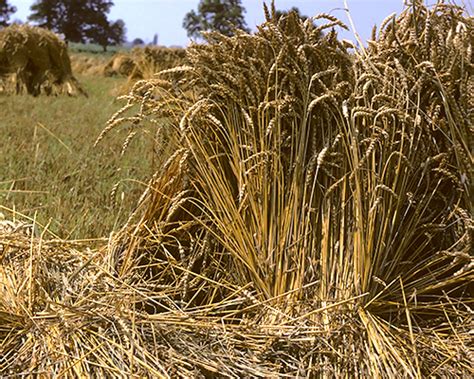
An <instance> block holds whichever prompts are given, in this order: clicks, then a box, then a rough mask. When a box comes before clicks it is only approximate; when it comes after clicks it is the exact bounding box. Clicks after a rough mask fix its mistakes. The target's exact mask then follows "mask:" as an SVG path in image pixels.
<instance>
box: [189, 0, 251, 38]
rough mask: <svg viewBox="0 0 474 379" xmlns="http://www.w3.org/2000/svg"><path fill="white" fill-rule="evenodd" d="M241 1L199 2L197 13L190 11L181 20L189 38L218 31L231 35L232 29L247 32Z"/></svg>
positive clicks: (205, 0) (203, 0)
mask: <svg viewBox="0 0 474 379" xmlns="http://www.w3.org/2000/svg"><path fill="white" fill-rule="evenodd" d="M244 13H245V9H244V7H243V6H242V4H241V0H200V2H199V5H198V9H197V12H195V11H194V10H191V11H190V12H188V13H187V14H186V16H185V17H184V20H183V28H184V29H186V31H187V33H188V36H189V37H200V36H201V33H202V32H207V31H218V32H220V33H222V34H225V35H228V36H230V35H232V34H233V30H234V28H237V29H243V30H246V31H248V28H247V24H246V23H245V19H244Z"/></svg>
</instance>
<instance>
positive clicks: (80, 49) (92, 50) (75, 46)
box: [69, 42, 130, 56]
mask: <svg viewBox="0 0 474 379" xmlns="http://www.w3.org/2000/svg"><path fill="white" fill-rule="evenodd" d="M69 50H70V52H72V53H88V54H94V55H95V54H100V55H109V56H112V55H114V54H115V53H118V52H121V51H129V50H130V48H129V47H126V46H107V51H105V52H104V50H103V48H102V46H100V45H97V44H93V43H88V44H84V43H74V42H70V43H69Z"/></svg>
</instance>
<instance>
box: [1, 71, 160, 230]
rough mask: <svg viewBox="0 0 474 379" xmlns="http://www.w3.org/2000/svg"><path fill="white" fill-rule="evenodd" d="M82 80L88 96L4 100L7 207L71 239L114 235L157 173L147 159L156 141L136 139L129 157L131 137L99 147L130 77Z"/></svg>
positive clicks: (4, 197)
mask: <svg viewBox="0 0 474 379" xmlns="http://www.w3.org/2000/svg"><path fill="white" fill-rule="evenodd" d="M79 80H80V82H81V83H82V84H83V85H84V87H85V89H86V90H87V92H88V94H89V97H88V98H85V97H77V98H71V97H45V96H40V97H37V98H34V97H31V96H28V95H24V96H10V97H8V96H1V97H0V135H1V136H2V138H1V139H0V152H1V154H0V168H1V169H0V204H1V205H2V207H6V208H10V209H11V210H14V211H15V212H18V213H20V214H23V215H26V216H28V217H31V218H36V221H37V223H38V224H40V225H49V227H48V230H49V231H51V232H53V233H54V234H56V235H57V236H59V237H61V238H68V239H69V238H72V239H84V238H95V237H99V236H100V237H104V236H107V235H108V234H109V233H110V231H111V230H112V229H113V228H114V227H115V226H117V225H120V224H121V223H123V221H124V219H126V217H127V216H128V215H129V214H130V211H131V209H132V208H133V206H134V205H135V204H136V201H137V198H138V197H139V195H140V194H141V192H142V191H143V184H142V183H139V181H140V179H146V178H147V177H149V175H150V174H151V172H152V171H153V167H151V165H150V163H149V162H150V161H151V160H144V159H143V158H144V157H146V155H147V151H148V150H149V149H151V148H152V144H151V143H150V140H152V139H150V138H146V139H145V138H139V137H138V138H136V139H134V140H133V141H132V143H131V144H130V146H129V148H128V151H127V153H126V154H124V155H123V156H121V154H120V153H121V149H122V144H123V138H124V136H123V135H121V136H119V135H117V134H113V135H110V136H109V137H108V138H106V139H105V140H103V141H102V142H101V143H100V144H99V145H98V146H97V147H94V146H93V145H94V142H95V140H96V138H97V136H98V135H99V133H100V131H101V130H102V129H103V128H104V126H105V123H106V122H107V120H108V118H109V117H110V116H111V115H112V114H113V113H114V112H115V111H116V110H117V109H118V108H120V105H119V104H118V103H117V102H116V101H115V96H114V89H115V88H116V87H117V86H119V85H121V84H122V81H121V80H120V79H113V78H103V77H81V78H79ZM138 152H139V153H140V154H137V153H138ZM143 162H146V164H144V163H143ZM117 183H119V184H118V187H117V196H116V197H115V199H111V191H112V189H113V187H114V185H116V184H117ZM122 193H123V196H122ZM114 200H115V201H114ZM0 211H1V212H3V213H8V210H6V209H2V210H0ZM9 216H10V215H9Z"/></svg>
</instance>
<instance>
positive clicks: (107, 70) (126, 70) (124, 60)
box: [103, 53, 136, 77]
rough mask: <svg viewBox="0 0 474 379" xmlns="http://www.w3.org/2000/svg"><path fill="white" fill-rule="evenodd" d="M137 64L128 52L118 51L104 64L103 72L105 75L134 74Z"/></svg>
mask: <svg viewBox="0 0 474 379" xmlns="http://www.w3.org/2000/svg"><path fill="white" fill-rule="evenodd" d="M135 67H136V64H135V62H134V60H133V58H132V57H130V56H129V55H127V54H123V53H118V54H116V55H114V56H113V57H112V58H111V59H110V60H109V62H108V63H107V64H106V65H105V66H104V68H103V73H104V75H105V76H125V77H128V76H130V75H132V73H133V72H134V70H135Z"/></svg>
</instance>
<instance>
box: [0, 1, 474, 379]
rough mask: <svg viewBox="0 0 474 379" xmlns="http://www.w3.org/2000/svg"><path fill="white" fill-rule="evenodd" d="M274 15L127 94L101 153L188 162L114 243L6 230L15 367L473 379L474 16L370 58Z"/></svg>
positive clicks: (402, 25)
mask: <svg viewBox="0 0 474 379" xmlns="http://www.w3.org/2000/svg"><path fill="white" fill-rule="evenodd" d="M265 14H266V19H267V20H266V22H265V23H263V24H262V25H261V26H260V27H259V28H258V31H257V32H256V33H255V34H247V33H244V32H240V31H236V33H235V35H234V36H233V37H224V36H221V35H218V34H213V33H211V34H208V35H207V44H204V45H193V46H191V47H190V48H189V49H188V52H187V54H188V56H187V61H188V64H187V65H186V66H179V67H175V68H173V69H169V70H164V71H162V72H160V73H159V74H158V75H156V76H155V77H154V78H152V79H147V80H144V81H140V82H137V83H136V84H135V85H134V87H133V89H132V91H131V92H130V93H129V94H128V95H126V96H124V97H123V98H124V99H125V100H126V105H125V106H124V107H123V108H122V109H121V110H120V111H119V112H117V113H116V114H115V115H114V116H113V117H112V118H111V120H110V121H109V124H108V126H107V127H106V129H104V132H103V134H102V135H101V136H100V138H99V141H98V142H100V139H102V138H103V137H104V135H105V134H106V133H108V132H110V131H111V130H113V129H114V128H118V127H120V126H121V125H128V126H129V128H130V135H129V137H128V138H127V139H126V141H125V144H124V145H125V147H126V145H127V144H128V143H129V142H130V140H131V139H132V138H133V136H135V135H136V134H137V132H138V131H139V128H140V127H142V126H144V125H149V124H151V125H156V127H157V136H158V138H161V141H162V143H167V144H174V145H175V146H176V149H175V152H174V154H172V155H171V156H170V157H169V159H168V161H167V163H166V164H165V165H164V166H163V167H162V168H161V170H160V171H159V172H157V173H156V175H155V176H154V177H153V178H152V179H151V181H150V183H149V188H148V189H147V191H146V192H145V193H144V194H143V197H142V200H141V202H140V204H139V207H138V209H137V211H136V212H135V213H134V214H133V215H131V217H130V220H129V222H128V223H127V225H126V226H125V227H124V228H123V230H122V231H121V232H120V233H119V234H118V235H116V236H114V237H113V238H111V240H110V243H109V245H108V246H105V247H104V248H102V249H99V250H96V251H91V250H90V249H84V248H81V247H78V246H67V245H63V248H61V247H59V246H56V245H55V243H57V242H55V241H50V242H46V241H43V240H32V241H24V243H23V244H21V243H20V241H22V240H21V238H18V239H17V240H14V239H13V240H12V237H11V236H8V237H1V238H3V239H4V240H5V241H3V242H2V241H0V243H3V245H4V246H7V247H8V248H7V250H6V252H4V254H3V256H2V260H1V261H0V262H1V264H0V278H1V279H0V283H1V285H0V291H2V292H1V293H0V294H1V295H2V296H0V299H1V300H0V307H1V308H0V317H2V319H3V320H5V322H4V323H0V325H2V327H0V338H1V339H2V340H1V341H2V344H1V345H0V346H2V347H1V349H2V350H0V352H2V354H0V357H5V358H0V368H2V365H3V367H4V368H5V370H9V372H11V373H12V374H18V373H28V374H42V373H45V372H49V373H51V372H53V373H54V374H56V375H67V376H71V377H73V376H81V375H84V374H85V373H87V374H90V373H93V374H94V375H95V376H104V377H105V376H108V375H126V376H131V375H138V376H159V377H213V376H215V377H217V376H224V377H242V376H254V377H285V376H286V377H299V376H301V377H318V376H324V375H327V376H335V377H339V376H351V377H398V376H402V377H405V376H406V377H422V376H469V375H472V374H473V371H472V366H473V363H474V362H473V358H474V357H473V354H472V335H471V334H472V330H470V328H471V327H472V293H471V292H470V291H472V287H469V284H470V282H472V280H473V279H474V275H473V266H474V264H473V257H472V251H473V249H472V231H473V217H472V204H471V202H470V193H469V191H470V190H471V187H470V180H471V178H472V170H473V165H472V156H471V151H470V149H469V147H470V144H471V143H472V141H471V138H472V97H471V95H470V94H469V91H468V92H467V93H466V91H465V90H466V88H467V87H470V86H471V87H472V80H473V79H472V73H473V71H472V70H473V60H472V53H471V49H472V42H473V41H472V35H474V33H473V23H472V18H470V17H468V16H466V15H465V13H464V12H463V11H462V10H461V9H460V8H458V7H456V6H453V5H446V4H443V3H440V4H437V5H435V6H433V7H431V8H428V7H426V6H424V5H423V3H422V2H421V1H414V2H412V3H410V4H409V5H408V6H407V7H406V9H405V11H404V12H403V13H402V14H401V15H400V16H399V17H398V18H395V19H394V18H390V19H388V20H387V21H386V22H385V23H384V24H383V25H382V26H381V30H380V33H379V34H378V35H377V33H376V32H374V37H373V40H372V41H371V42H370V45H369V47H368V48H367V49H361V50H359V51H355V53H354V54H351V53H350V52H348V51H347V50H346V48H345V45H344V44H343V43H341V42H339V41H338V39H337V34H336V32H335V31H334V30H333V27H335V26H339V27H345V26H344V25H343V24H342V23H341V22H340V21H339V20H337V19H335V18H334V17H332V16H330V15H319V16H316V17H314V18H313V19H309V20H306V21H303V20H300V19H299V18H298V17H297V16H296V15H295V14H294V13H290V14H289V15H288V16H285V17H284V18H278V17H277V13H276V10H275V7H274V6H273V4H272V6H271V7H270V9H269V8H267V7H265ZM448 37H449V38H448ZM453 41H456V42H455V43H452V42H453ZM433 46H435V47H436V48H434V47H433ZM130 114H132V116H130ZM158 150H159V149H158ZM15 241H16V242H15ZM68 251H69V252H68ZM51 266H53V269H50V267H51ZM2 273H4V274H3V275H2ZM22 275H24V277H25V278H27V279H26V280H25V279H21V278H23V276H22ZM6 278H13V279H10V280H7V279H6ZM22 280H23V281H22ZM17 288H20V290H16V289H17ZM3 325H5V326H3ZM51 331H52V332H51ZM2 359H3V360H2Z"/></svg>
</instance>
